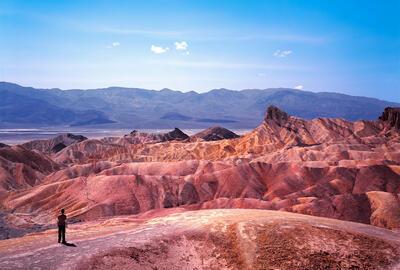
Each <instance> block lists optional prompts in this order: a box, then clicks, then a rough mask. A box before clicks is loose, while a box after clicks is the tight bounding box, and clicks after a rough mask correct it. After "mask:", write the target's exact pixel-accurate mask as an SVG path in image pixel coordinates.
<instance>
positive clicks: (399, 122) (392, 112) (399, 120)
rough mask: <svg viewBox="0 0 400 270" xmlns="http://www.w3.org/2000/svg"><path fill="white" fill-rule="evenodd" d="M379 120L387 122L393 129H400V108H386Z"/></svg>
mask: <svg viewBox="0 0 400 270" xmlns="http://www.w3.org/2000/svg"><path fill="white" fill-rule="evenodd" d="M379 119H380V120H382V121H384V122H387V123H388V124H389V125H390V126H391V127H394V128H396V129H400V107H396V108H394V107H387V108H385V110H384V111H383V113H382V115H381V116H380V117H379Z"/></svg>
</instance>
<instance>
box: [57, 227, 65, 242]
mask: <svg viewBox="0 0 400 270" xmlns="http://www.w3.org/2000/svg"><path fill="white" fill-rule="evenodd" d="M61 238H62V239H61ZM61 240H62V242H63V243H65V225H64V226H58V243H60V242H61Z"/></svg>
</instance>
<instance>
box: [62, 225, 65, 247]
mask: <svg viewBox="0 0 400 270" xmlns="http://www.w3.org/2000/svg"><path fill="white" fill-rule="evenodd" d="M62 242H63V243H65V226H62Z"/></svg>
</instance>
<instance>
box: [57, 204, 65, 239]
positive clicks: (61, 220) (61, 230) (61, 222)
mask: <svg viewBox="0 0 400 270" xmlns="http://www.w3.org/2000/svg"><path fill="white" fill-rule="evenodd" d="M64 213H65V210H64V209H61V215H59V216H58V221H57V225H58V243H60V242H61V240H62V243H63V244H66V243H67V242H66V241H65V226H66V222H65V221H66V220H67V216H66V215H65V214H64Z"/></svg>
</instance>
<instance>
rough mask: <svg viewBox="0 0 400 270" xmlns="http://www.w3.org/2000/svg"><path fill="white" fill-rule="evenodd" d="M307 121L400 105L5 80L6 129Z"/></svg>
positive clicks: (335, 97) (0, 114) (304, 95)
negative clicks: (278, 118) (286, 117)
mask: <svg viewBox="0 0 400 270" xmlns="http://www.w3.org/2000/svg"><path fill="white" fill-rule="evenodd" d="M269 105H275V106H278V107H280V108H282V109H284V110H285V111H287V112H288V113H289V114H291V115H293V116H297V117H301V118H305V119H312V118H317V117H332V118H344V119H346V120H351V121H354V120H359V119H370V120H372V119H376V118H377V117H378V116H379V115H380V113H381V112H382V111H383V109H384V108H385V107H398V106H400V104H399V103H395V102H389V101H383V100H379V99H375V98H368V97H359V96H350V95H345V94H339V93H327V92H320V93H315V92H308V91H301V90H296V89H289V88H270V89H262V90H260V89H247V90H241V91H235V90H228V89H214V90H211V91H209V92H206V93H197V92H194V91H190V92H181V91H174V90H170V89H162V90H160V91H156V90H146V89H139V88H122V87H109V88H102V89H91V90H79V89H72V90H60V89H36V88H32V87H23V86H20V85H18V84H14V83H8V82H0V127H21V126H23V127H26V126H29V127H31V126H94V125H96V126H98V125H101V126H107V127H129V128H173V127H177V126H179V127H182V128H203V127H209V126H210V125H223V126H226V127H228V128H254V127H255V126H257V124H258V123H259V122H260V120H262V118H263V115H264V113H265V108H266V107H267V106H269Z"/></svg>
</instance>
